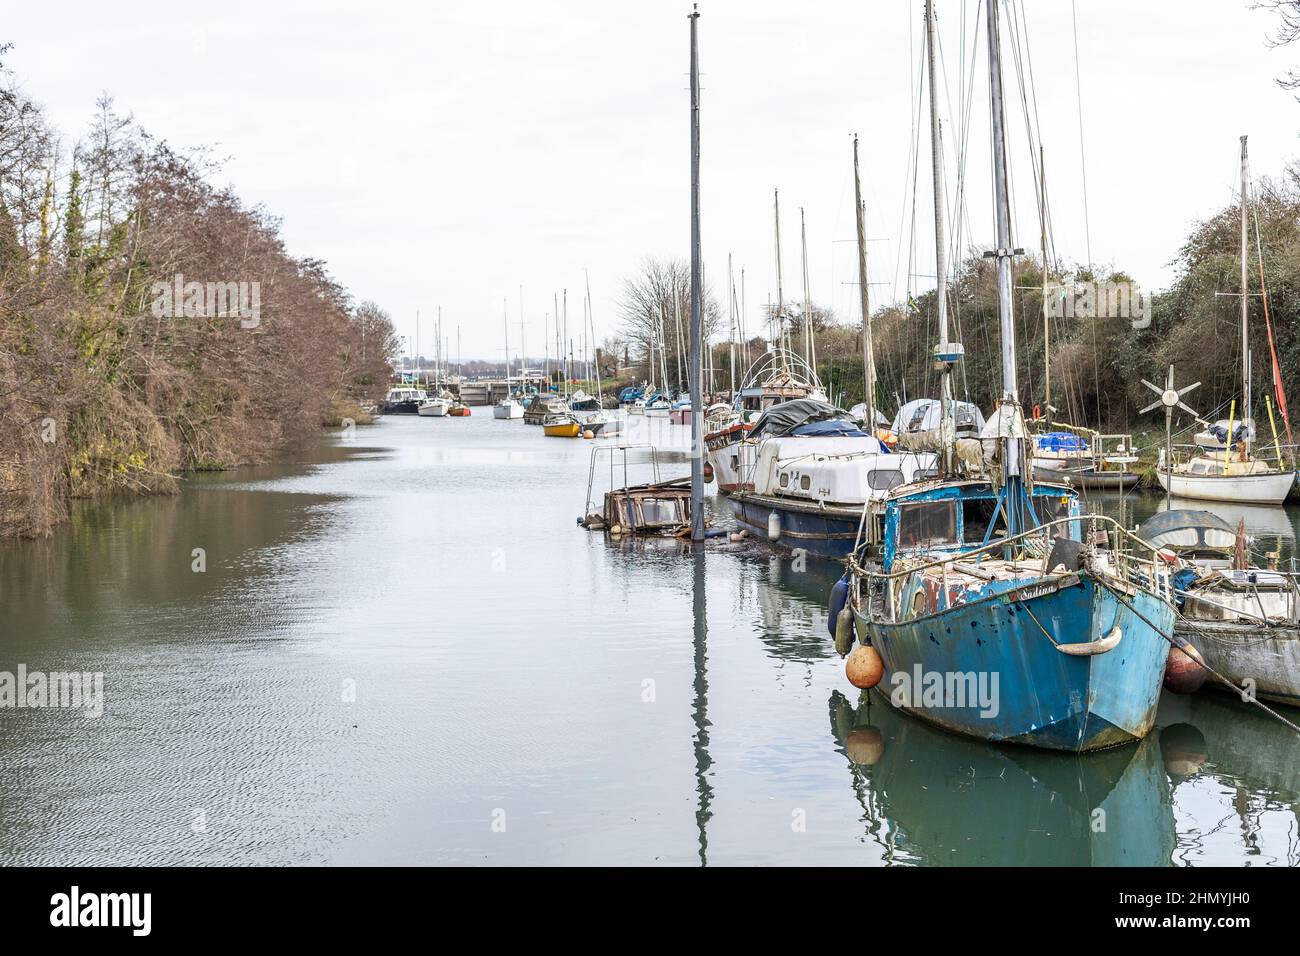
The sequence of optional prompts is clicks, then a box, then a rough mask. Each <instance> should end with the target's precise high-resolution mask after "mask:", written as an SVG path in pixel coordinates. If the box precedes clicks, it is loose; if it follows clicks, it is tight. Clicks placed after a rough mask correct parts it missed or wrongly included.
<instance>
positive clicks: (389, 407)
mask: <svg viewBox="0 0 1300 956" xmlns="http://www.w3.org/2000/svg"><path fill="white" fill-rule="evenodd" d="M380 410H381V411H382V412H383V413H384V414H385V415H415V414H418V413H419V410H420V403H419V402H414V401H411V402H384V403H383V404H382V405H381V406H380Z"/></svg>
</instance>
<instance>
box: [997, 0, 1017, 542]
mask: <svg viewBox="0 0 1300 956" xmlns="http://www.w3.org/2000/svg"><path fill="white" fill-rule="evenodd" d="M988 34H989V106H990V116H991V119H992V125H993V195H994V206H995V209H996V212H997V248H996V249H995V250H994V251H993V252H992V254H991V255H992V257H993V258H995V259H997V263H998V328H999V336H1000V339H1001V344H1002V404H1003V405H1004V406H1006V407H1007V408H1008V409H1009V411H1010V414H1012V415H1013V416H1015V418H1016V419H1017V420H1018V419H1019V405H1020V398H1019V388H1018V387H1017V385H1016V325H1015V313H1014V312H1013V311H1012V303H1011V257H1012V256H1014V255H1015V254H1016V250H1014V249H1012V248H1011V205H1010V200H1009V198H1008V193H1007V144H1006V137H1005V129H1004V127H1003V122H1004V120H1003V104H1002V51H1001V44H1000V38H999V31H998V3H997V0H989V2H988ZM1002 437H1003V438H1004V439H1005V441H1006V461H1005V466H1006V468H1005V474H1006V486H1005V490H1006V494H1007V505H1008V507H1007V517H1008V521H1007V534H1008V536H1014V535H1017V534H1019V533H1020V532H1021V531H1023V530H1026V529H1025V528H1024V527H1023V522H1022V517H1023V512H1022V510H1021V509H1022V506H1023V501H1022V499H1023V498H1024V491H1023V481H1024V476H1023V474H1022V461H1021V458H1022V449H1021V439H1020V438H1019V437H1018V436H1016V435H1005V434H1004V435H1003V436H1002Z"/></svg>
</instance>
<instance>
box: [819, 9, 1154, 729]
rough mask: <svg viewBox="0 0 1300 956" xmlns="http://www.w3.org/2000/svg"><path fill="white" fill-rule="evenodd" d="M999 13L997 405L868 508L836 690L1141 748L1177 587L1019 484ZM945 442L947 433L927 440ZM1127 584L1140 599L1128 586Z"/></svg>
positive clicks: (1024, 459)
mask: <svg viewBox="0 0 1300 956" xmlns="http://www.w3.org/2000/svg"><path fill="white" fill-rule="evenodd" d="M999 7H1000V4H999V3H998V2H997V0H989V2H988V4H987V8H986V9H987V11H988V20H987V33H988V43H989V76H990V82H989V96H990V101H991V107H992V108H991V117H992V127H993V150H992V153H993V157H992V158H993V192H994V205H995V210H996V219H997V247H996V250H995V252H994V253H993V258H995V260H996V263H997V277H998V315H999V324H1000V343H1001V353H1002V354H1001V358H1002V397H1001V400H1000V402H999V405H998V408H997V410H996V411H995V412H994V414H993V415H992V417H991V418H990V419H989V420H988V422H987V423H986V425H985V427H984V429H983V432H982V434H981V439H980V440H979V441H978V442H973V441H972V440H970V439H966V440H964V441H962V442H960V443H958V442H957V441H955V440H954V439H952V438H950V437H946V441H945V445H946V447H944V448H943V449H942V450H941V452H940V456H939V459H940V467H941V473H940V475H939V476H938V477H936V478H931V479H925V480H922V481H919V482H914V483H911V484H906V485H900V486H898V487H895V488H893V489H891V490H890V491H889V492H888V493H887V494H886V496H885V497H884V499H883V501H879V502H872V503H869V504H868V506H867V509H866V511H865V514H864V516H863V527H864V533H863V542H862V544H861V546H860V547H859V548H857V549H856V550H855V552H854V554H853V555H852V557H851V558H850V560H849V562H848V567H849V570H848V572H847V573H846V576H845V579H844V580H843V581H842V583H841V584H840V585H837V586H836V590H835V591H833V592H832V601H831V616H832V619H834V620H836V622H837V637H836V643H837V647H838V648H839V649H840V650H841V653H844V652H845V651H848V645H849V644H850V643H851V642H852V641H854V640H856V646H854V647H853V649H852V651H851V653H849V654H848V660H847V661H846V671H847V672H848V673H849V675H850V678H851V679H852V680H853V682H854V683H855V684H856V685H857V686H859V687H864V688H865V687H873V686H876V684H877V683H878V682H880V680H881V678H883V679H884V684H885V686H886V687H887V688H888V690H887V691H886V694H887V696H888V699H889V701H890V703H891V704H893V705H894V706H895V707H897V708H899V709H901V710H904V711H906V712H908V713H910V714H913V715H914V716H916V717H918V718H920V719H922V720H925V721H928V722H930V723H933V724H935V725H937V726H940V727H943V728H945V729H947V730H950V731H955V732H957V733H961V734H965V735H968V736H972V737H977V738H980V739H984V740H989V741H1004V742H1012V743H1020V744H1027V745H1032V746H1037V747H1043V748H1047V749H1054V750H1064V751H1072V752H1081V751H1089V750H1097V749H1101V748H1105V747H1111V746H1115V745H1118V744H1123V743H1127V742H1129V741H1132V740H1136V739H1139V738H1141V737H1144V736H1145V735H1146V734H1147V732H1148V731H1149V730H1150V729H1151V727H1152V726H1153V724H1154V722H1155V712H1156V704H1157V702H1158V700H1159V697H1160V688H1161V682H1162V680H1163V677H1164V671H1165V663H1166V659H1167V657H1168V654H1169V647H1170V640H1172V638H1169V639H1167V638H1166V637H1165V635H1166V634H1170V635H1172V632H1173V623H1174V608H1173V604H1172V596H1173V595H1172V590H1173V584H1172V579H1171V576H1170V575H1169V573H1168V572H1167V571H1162V570H1161V568H1160V566H1159V565H1158V564H1157V563H1156V562H1155V560H1154V559H1153V554H1154V552H1153V549H1151V547H1150V546H1149V545H1146V544H1145V543H1144V542H1142V541H1140V540H1139V539H1137V538H1136V537H1134V536H1133V535H1131V534H1130V533H1129V532H1127V531H1126V530H1125V529H1124V528H1123V527H1122V526H1120V525H1119V524H1118V523H1117V522H1115V521H1113V520H1112V519H1109V518H1106V517H1103V516H1100V515H1086V516H1085V515H1084V514H1083V513H1082V511H1081V509H1080V501H1079V496H1078V493H1077V492H1076V491H1075V490H1073V489H1072V488H1070V487H1068V486H1067V485H1062V484H1053V483H1047V482H1039V483H1035V482H1034V480H1033V465H1032V460H1031V454H1030V450H1029V443H1028V432H1027V430H1026V427H1025V421H1024V417H1023V415H1022V413H1021V409H1020V402H1019V399H1018V384H1017V381H1016V354H1015V345H1014V343H1015V335H1014V331H1015V325H1014V322H1015V317H1014V311H1013V305H1012V277H1011V259H1012V257H1013V256H1014V255H1015V254H1016V252H1015V250H1014V248H1013V243H1012V240H1011V212H1010V203H1009V198H1008V184H1007V167H1006V145H1005V142H1004V139H1003V135H1004V134H1003V130H1004V128H1005V127H1004V118H1003V105H1002V70H1001V52H1000V44H999V29H998V10H999ZM925 17H926V37H927V52H928V61H929V64H928V65H929V73H930V89H931V91H932V92H931V146H932V163H933V165H934V170H935V180H936V187H937V188H936V189H935V191H934V193H935V225H936V229H935V233H936V236H935V239H936V253H937V254H936V260H937V262H936V265H937V269H936V274H937V276H938V301H939V303H940V304H939V323H938V324H939V336H940V350H939V351H940V353H941V354H942V355H944V356H945V357H946V360H945V361H943V362H942V363H941V365H940V370H941V375H942V380H943V381H942V388H943V394H944V396H945V399H946V398H947V396H949V395H951V374H952V368H953V366H954V365H955V364H956V362H957V361H959V360H960V357H961V349H960V347H959V346H956V345H955V344H953V343H949V342H948V339H947V334H948V333H947V314H946V308H945V305H944V301H945V299H946V283H947V276H946V261H945V252H946V249H945V243H946V237H945V234H944V233H945V222H944V210H943V202H944V199H943V197H944V191H943V188H942V180H941V178H940V175H941V170H942V158H941V152H940V147H939V138H938V119H937V107H936V105H935V99H934V92H933V90H934V89H935V83H934V73H935V41H934V11H933V5H932V3H931V2H930V0H927V2H926V5H925ZM946 405H947V402H946V400H945V406H946ZM944 417H945V419H948V417H949V416H948V414H947V413H946V412H945V415H944ZM951 428H952V426H951V421H949V420H946V421H944V422H943V424H942V425H941V428H940V431H941V434H942V435H944V436H951V434H952V431H951ZM947 442H951V443H952V444H951V445H947ZM952 446H957V447H955V448H954V447H952ZM954 451H955V452H956V453H957V454H956V455H954V454H953V452H954ZM1103 540H1105V541H1106V542H1107V544H1108V545H1109V546H1108V547H1103V546H1101V542H1102V541H1103ZM1138 574H1145V575H1146V579H1147V580H1148V581H1149V582H1150V583H1149V585H1148V586H1139V585H1137V584H1135V583H1133V581H1134V577H1135V576H1136V575H1138ZM841 634H842V635H843V639H841V636H840V635H841Z"/></svg>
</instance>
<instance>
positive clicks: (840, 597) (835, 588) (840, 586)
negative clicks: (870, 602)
mask: <svg viewBox="0 0 1300 956" xmlns="http://www.w3.org/2000/svg"><path fill="white" fill-rule="evenodd" d="M848 600H849V572H847V571H845V572H844V574H843V576H842V577H841V578H840V579H839V580H838V581H836V582H835V583H834V584H832V585H831V596H830V599H829V600H827V602H826V614H827V617H826V630H828V631H829V632H830V635H831V637H832V638H833V637H835V631H836V629H837V627H838V625H837V623H836V622H838V621H839V619H840V611H842V610H844V605H845V604H846V603H848ZM846 653H847V652H846Z"/></svg>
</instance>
